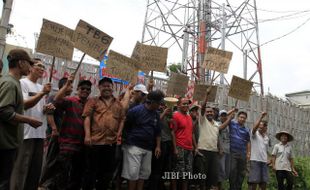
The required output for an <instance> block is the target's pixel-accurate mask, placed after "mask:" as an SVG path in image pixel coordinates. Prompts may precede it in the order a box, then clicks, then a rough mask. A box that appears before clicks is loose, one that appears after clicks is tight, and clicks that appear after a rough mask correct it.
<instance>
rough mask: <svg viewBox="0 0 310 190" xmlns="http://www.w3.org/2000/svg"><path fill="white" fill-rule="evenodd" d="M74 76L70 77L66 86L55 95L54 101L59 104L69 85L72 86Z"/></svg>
mask: <svg viewBox="0 0 310 190" xmlns="http://www.w3.org/2000/svg"><path fill="white" fill-rule="evenodd" d="M73 79H74V76H73V75H70V76H69V78H68V80H67V82H66V84H65V85H64V86H63V87H62V88H61V89H60V90H59V91H58V92H57V93H56V95H55V97H54V101H56V102H60V101H62V100H63V98H64V97H65V96H66V92H67V91H68V90H69V89H70V88H71V84H73Z"/></svg>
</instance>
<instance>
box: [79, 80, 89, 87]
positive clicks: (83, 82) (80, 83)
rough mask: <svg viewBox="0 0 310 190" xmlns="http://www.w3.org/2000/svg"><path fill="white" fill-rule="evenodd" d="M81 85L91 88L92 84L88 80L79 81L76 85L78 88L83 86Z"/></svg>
mask: <svg viewBox="0 0 310 190" xmlns="http://www.w3.org/2000/svg"><path fill="white" fill-rule="evenodd" d="M83 85H87V86H91V85H92V83H91V82H90V81H89V80H81V81H80V82H79V84H78V87H80V86H83Z"/></svg>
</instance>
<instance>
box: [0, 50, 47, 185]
mask: <svg viewBox="0 0 310 190" xmlns="http://www.w3.org/2000/svg"><path fill="white" fill-rule="evenodd" d="M7 59H8V61H9V74H7V75H4V76H2V77H1V78H0V189H1V190H9V189H10V176H11V172H12V169H13V166H14V161H15V157H16V153H17V149H18V148H19V146H20V144H21V143H22V141H23V124H22V123H27V124H29V125H30V126H31V127H33V128H37V127H39V126H41V125H42V122H41V121H39V120H37V119H34V118H33V117H29V116H25V115H23V110H24V100H23V94H22V90H21V86H20V81H19V80H20V79H21V77H22V76H26V75H27V74H28V73H29V69H30V67H31V65H32V64H33V61H32V60H31V58H30V57H29V55H28V53H27V52H26V51H24V50H22V49H13V50H11V51H10V52H9V55H8V57H7Z"/></svg>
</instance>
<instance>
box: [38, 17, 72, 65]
mask: <svg viewBox="0 0 310 190" xmlns="http://www.w3.org/2000/svg"><path fill="white" fill-rule="evenodd" d="M73 34H74V32H73V30H71V29H70V28H67V27H66V26H63V25H61V24H58V23H56V22H52V21H49V20H46V19H43V24H42V28H41V33H40V36H39V40H38V43H37V47H36V51H37V52H41V53H44V54H48V55H51V56H54V57H59V58H63V59H68V60H71V59H72V56H73V41H72V38H73Z"/></svg>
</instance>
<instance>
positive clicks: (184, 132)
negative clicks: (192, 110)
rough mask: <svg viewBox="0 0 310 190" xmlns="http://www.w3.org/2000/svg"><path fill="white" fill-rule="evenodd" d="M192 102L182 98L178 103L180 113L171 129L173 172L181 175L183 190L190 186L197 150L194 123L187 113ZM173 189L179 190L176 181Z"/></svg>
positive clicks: (172, 123)
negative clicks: (173, 158) (194, 153)
mask: <svg viewBox="0 0 310 190" xmlns="http://www.w3.org/2000/svg"><path fill="white" fill-rule="evenodd" d="M190 103H191V102H190V100H188V99H186V98H181V99H180V101H179V102H178V111H177V112H175V113H174V114H173V116H172V121H171V124H170V127H171V129H172V131H171V134H172V144H173V152H174V155H175V157H176V158H175V159H176V160H175V163H174V166H173V169H172V171H173V172H176V173H179V174H180V175H179V180H180V181H181V186H182V189H183V190H186V189H187V186H188V177H189V176H188V175H186V174H189V173H192V162H193V154H192V151H193V150H195V148H196V140H195V135H193V123H192V118H191V116H190V115H189V114H188V113H187V112H188V109H189V104H190ZM171 185H172V189H173V190H176V189H177V185H178V184H177V181H176V179H173V180H172V184H171Z"/></svg>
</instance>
